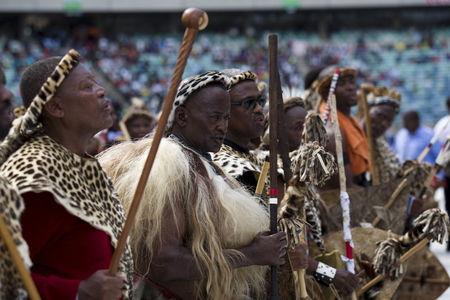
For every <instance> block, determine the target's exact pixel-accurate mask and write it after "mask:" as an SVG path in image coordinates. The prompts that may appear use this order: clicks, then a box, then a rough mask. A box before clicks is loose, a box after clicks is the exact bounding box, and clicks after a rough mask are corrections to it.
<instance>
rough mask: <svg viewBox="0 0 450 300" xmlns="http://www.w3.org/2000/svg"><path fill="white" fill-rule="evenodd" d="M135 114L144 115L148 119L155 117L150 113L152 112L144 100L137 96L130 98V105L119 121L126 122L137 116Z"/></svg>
mask: <svg viewBox="0 0 450 300" xmlns="http://www.w3.org/2000/svg"><path fill="white" fill-rule="evenodd" d="M137 116H144V117H147V118H149V119H150V120H154V119H155V117H154V116H153V115H152V113H151V112H150V111H149V110H148V108H147V107H146V106H145V103H144V101H142V99H139V98H137V97H133V98H132V99H131V106H130V107H129V108H128V110H127V112H126V113H125V115H124V116H123V118H122V120H121V122H123V123H127V122H128V121H129V120H131V119H132V118H133V117H137Z"/></svg>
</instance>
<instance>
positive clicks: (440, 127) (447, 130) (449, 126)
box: [434, 97, 450, 144]
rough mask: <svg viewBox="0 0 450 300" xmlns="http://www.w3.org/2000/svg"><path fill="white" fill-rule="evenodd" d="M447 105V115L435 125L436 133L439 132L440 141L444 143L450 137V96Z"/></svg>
mask: <svg viewBox="0 0 450 300" xmlns="http://www.w3.org/2000/svg"><path fill="white" fill-rule="evenodd" d="M446 106H447V115H446V116H445V117H443V118H441V119H440V120H439V121H438V122H437V123H436V125H435V126H434V134H439V141H440V142H441V143H442V144H444V143H445V141H446V140H447V139H448V138H449V137H450V97H447V101H446Z"/></svg>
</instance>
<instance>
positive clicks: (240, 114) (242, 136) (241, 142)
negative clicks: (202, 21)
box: [213, 69, 266, 192]
mask: <svg viewBox="0 0 450 300" xmlns="http://www.w3.org/2000/svg"><path fill="white" fill-rule="evenodd" d="M222 73H224V74H225V75H226V76H228V78H229V81H230V98H231V109H230V122H229V124H228V131H227V136H226V138H225V140H224V142H223V145H222V147H221V148H220V151H219V152H217V153H215V154H214V155H213V160H214V162H215V163H216V164H218V165H219V166H220V167H221V168H222V170H223V171H224V172H225V173H227V174H228V175H229V176H232V177H233V178H235V179H236V180H238V181H239V182H240V183H241V184H243V185H244V186H246V187H247V188H248V189H249V190H250V191H251V192H255V188H256V184H257V182H258V177H259V173H260V172H261V169H260V166H261V165H262V162H260V161H259V160H258V159H257V157H256V156H255V155H254V154H253V153H252V152H250V145H251V141H252V139H254V138H259V137H261V136H262V135H263V132H264V113H263V107H264V105H265V103H266V98H265V97H263V96H262V95H261V92H260V91H259V89H258V86H257V83H256V79H257V77H256V75H255V74H254V73H253V72H250V71H245V72H244V71H242V70H239V69H227V70H223V71H222Z"/></svg>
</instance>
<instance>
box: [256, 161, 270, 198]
mask: <svg viewBox="0 0 450 300" xmlns="http://www.w3.org/2000/svg"><path fill="white" fill-rule="evenodd" d="M269 168H270V163H269V158H266V160H265V161H264V163H263V165H262V168H261V173H259V178H258V184H257V185H256V190H255V195H256V196H261V194H262V192H263V190H264V185H265V184H266V179H267V175H268V174H269Z"/></svg>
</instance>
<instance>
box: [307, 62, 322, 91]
mask: <svg viewBox="0 0 450 300" xmlns="http://www.w3.org/2000/svg"><path fill="white" fill-rule="evenodd" d="M323 69H324V67H317V68H314V69H311V70H309V71H308V73H306V75H305V80H304V83H305V90H307V89H309V88H310V87H311V85H312V84H313V82H314V81H316V80H317V78H318V77H319V74H320V72H322V70H323Z"/></svg>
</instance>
